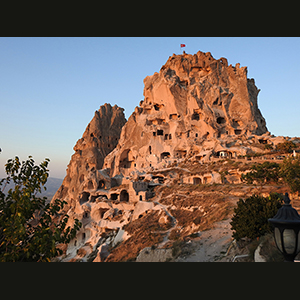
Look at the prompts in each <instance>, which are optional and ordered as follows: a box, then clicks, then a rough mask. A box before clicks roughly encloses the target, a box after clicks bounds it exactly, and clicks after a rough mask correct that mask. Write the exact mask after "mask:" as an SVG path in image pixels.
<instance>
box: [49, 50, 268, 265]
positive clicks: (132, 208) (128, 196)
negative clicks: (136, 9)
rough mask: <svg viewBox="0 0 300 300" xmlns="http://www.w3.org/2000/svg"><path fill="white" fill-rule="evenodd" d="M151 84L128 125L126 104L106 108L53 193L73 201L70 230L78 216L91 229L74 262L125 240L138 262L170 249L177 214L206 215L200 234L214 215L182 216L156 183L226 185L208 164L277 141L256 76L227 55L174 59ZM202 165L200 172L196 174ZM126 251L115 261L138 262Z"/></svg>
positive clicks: (73, 246) (72, 251)
mask: <svg viewBox="0 0 300 300" xmlns="http://www.w3.org/2000/svg"><path fill="white" fill-rule="evenodd" d="M144 84H145V87H144V99H143V100H142V101H141V102H140V105H139V106H137V107H136V108H135V111H134V112H133V113H132V115H131V116H130V118H129V119H128V121H127V122H126V119H125V117H124V114H123V109H122V108H119V107H117V106H116V105H115V106H114V107H111V106H110V105H109V104H105V105H103V106H101V107H100V109H99V111H96V112H95V116H94V118H93V119H92V121H91V122H90V124H89V125H88V126H87V128H86V130H85V132H84V134H83V137H82V138H81V139H80V140H78V142H77V143H76V145H75V147H74V150H75V154H74V155H73V156H72V158H71V161H70V163H69V165H68V169H67V176H66V177H65V179H64V181H63V184H62V185H61V187H60V188H59V190H58V191H57V193H56V194H55V195H54V197H53V199H56V198H59V199H62V200H65V201H66V202H67V205H66V207H65V208H64V211H65V213H67V214H68V215H69V216H70V218H69V221H68V225H72V223H73V222H74V219H75V218H78V219H79V220H80V221H81V222H82V224H83V226H82V228H81V230H80V231H79V232H78V234H77V237H76V238H75V239H74V240H72V241H71V242H70V244H69V245H68V250H67V258H66V259H70V258H72V257H73V258H74V257H76V255H77V256H78V255H79V254H78V250H79V249H83V250H82V251H81V252H80V253H85V257H88V256H89V255H92V256H91V257H93V255H94V254H95V253H96V252H95V251H96V250H97V251H99V255H100V256H99V255H98V257H97V258H95V257H96V256H94V258H95V259H96V261H97V260H98V261H102V260H103V259H104V258H103V257H104V256H105V257H106V254H107V253H106V252H105V251H104V250H103V249H106V250H107V249H108V248H109V247H113V248H116V245H118V244H120V243H121V244H122V243H124V248H126V247H129V248H128V249H131V250H128V251H129V252H130V251H131V253H130V255H131V256H134V255H137V254H138V252H137V251H139V250H141V247H142V248H144V247H148V246H152V245H153V243H156V244H157V243H161V245H165V244H166V243H167V242H168V239H169V238H168V237H169V235H170V232H171V230H170V229H169V228H170V227H171V228H172V227H174V230H175V229H176V228H177V226H178V225H177V224H178V221H177V220H176V218H175V217H174V216H172V215H171V214H170V210H171V211H173V212H175V213H176V214H175V215H177V218H179V217H180V216H181V215H182V214H183V213H185V214H188V215H193V213H197V216H196V217H197V218H198V219H197V220H196V221H195V222H196V223H195V224H194V223H193V224H192V223H191V224H190V225H189V226H187V228H190V229H186V230H187V231H189V230H191V232H193V230H194V231H195V230H196V231H197V228H198V227H197V226H196V224H198V223H199V222H200V221H201V220H200V219H199V218H200V215H201V214H204V213H205V212H204V211H202V210H199V209H200V208H199V209H198V206H195V207H194V208H195V209H196V210H195V209H194V210H193V212H186V211H184V212H180V209H179V208H178V209H177V208H176V206H175V205H171V206H170V207H169V204H168V205H163V204H162V203H161V202H160V200H163V199H161V198H160V196H159V195H155V193H154V192H153V191H154V190H155V187H156V186H159V185H165V186H166V185H168V184H174V183H175V182H178V183H189V184H190V183H193V184H194V185H199V184H201V183H213V182H216V183H222V179H221V175H220V173H218V171H216V170H215V171H206V168H205V167H202V165H203V162H205V161H210V160H218V159H219V158H221V157H232V158H237V157H238V156H239V155H245V154H247V153H249V152H253V151H254V152H255V151H256V150H253V149H257V150H259V151H263V150H260V149H259V148H255V147H254V146H253V144H254V145H257V144H259V143H261V144H265V143H272V142H271V141H270V139H269V136H270V133H269V132H268V130H267V128H266V122H265V119H264V118H263V116H262V115H261V113H260V110H259V109H258V105H257V95H258V92H259V90H258V89H257V87H256V86H255V83H254V79H248V78H247V68H246V67H242V68H241V67H240V65H239V64H236V66H235V67H233V66H232V65H229V66H228V63H227V60H226V59H225V58H220V59H218V60H216V59H214V58H213V57H212V55H211V54H210V53H209V52H208V53H203V52H200V51H199V52H198V53H197V54H195V55H189V54H185V53H183V55H174V54H173V56H171V57H169V59H168V61H167V62H166V64H165V65H164V66H162V68H161V70H160V72H159V73H154V75H152V76H148V77H146V78H145V79H144ZM194 162H195V163H196V165H197V168H196V169H195V170H197V174H195V171H194V170H192V171H190V170H189V169H187V165H188V164H190V163H191V164H193V163H194ZM180 164H181V165H180ZM180 166H181V167H180ZM200 166H201V167H200ZM193 168H194V167H193ZM207 172H210V173H209V174H206V173H207ZM232 181H234V180H232ZM236 181H237V182H238V181H239V179H237V180H236ZM174 192H175V193H176V191H174ZM185 197H187V198H188V196H187V195H185ZM194 200H195V199H193V201H194ZM196 200H197V199H196ZM196 202H197V201H196ZM214 205H217V204H214ZM220 205H221V204H220ZM203 216H205V215H203ZM220 216H221V217H224V216H223V215H220ZM201 218H202V217H201ZM193 219H195V216H194V215H193V216H191V220H193ZM203 220H204V221H205V218H204V217H203ZM201 222H202V221H201ZM143 226H144V227H143ZM153 228H156V229H155V230H154V229H153ZM164 230H168V231H166V233H165V234H166V236H165V237H164V239H163V238H162V233H161V232H162V231H164ZM149 235H151V239H149V238H148V236H149ZM139 241H140V242H139ZM139 243H140V244H139ZM87 245H89V247H87ZM105 245H109V247H107V246H105ZM133 245H134V246H135V248H134V249H133V248H130V247H132V246H133ZM102 246H103V247H102ZM101 247H102V248H103V249H102V248H101ZM100 248H101V249H102V250H103V251H104V252H105V253H106V254H105V255H104V254H103V253H104V252H103V251H102V250H101V251H102V252H103V253H102V252H101V251H100V250H99V249H100ZM116 249H119V248H118V247H117V248H116ZM126 249H127V248H126ZM113 251H114V250H113ZM118 251H119V250H116V251H115V252H114V253H111V254H110V255H109V256H108V257H107V260H108V261H110V260H114V259H116V257H117V256H118V255H119V258H118V259H121V258H120V257H123V258H124V257H127V256H128V255H127V254H126V255H127V256H126V255H125V256H124V255H123V253H122V251H123V250H120V251H119V252H120V253H118ZM132 251H134V252H132ZM76 253H77V254H76ZM101 253H102V254H103V255H102V254H101ZM101 255H102V256H103V257H101ZM122 255H123V256H122ZM131 256H130V257H131ZM74 259H75V258H74ZM85 259H86V258H85ZM124 259H125V258H124ZM126 259H128V257H127V258H126Z"/></svg>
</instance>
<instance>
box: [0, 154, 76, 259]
mask: <svg viewBox="0 0 300 300" xmlns="http://www.w3.org/2000/svg"><path fill="white" fill-rule="evenodd" d="M48 162H49V159H47V158H46V159H45V161H44V162H42V163H41V164H40V165H39V166H36V165H34V160H33V159H32V158H31V156H29V159H28V160H27V161H23V162H22V163H21V162H20V160H19V158H18V157H15V159H14V160H12V159H9V160H8V162H7V164H6V165H5V171H6V173H7V177H6V178H4V179H2V180H1V181H0V187H1V188H2V191H1V190H0V261H1V262H16V261H23V262H25V261H33V262H46V261H48V262H49V261H50V260H51V258H53V257H55V256H57V255H60V254H62V250H61V249H59V248H58V244H59V243H64V244H67V243H69V242H70V240H71V239H72V238H74V237H75V235H76V232H77V231H78V230H79V228H80V227H81V223H80V222H79V221H78V220H77V219H75V224H74V227H73V228H71V227H66V225H67V222H68V218H69V216H67V215H60V212H61V210H62V209H63V206H64V204H66V202H65V201H61V200H58V199H56V200H55V201H54V203H52V204H50V203H48V204H47V205H45V203H46V197H43V198H39V197H36V194H37V193H38V192H41V188H42V187H44V185H45V183H46V182H47V178H48V176H49V173H48V169H47V166H48ZM10 181H13V182H14V184H15V187H14V189H10V190H9V191H8V193H7V195H5V194H4V193H3V191H4V189H5V187H6V185H7V184H8V183H9V182H10ZM2 185H4V186H3V187H2ZM44 189H46V188H45V187H44Z"/></svg>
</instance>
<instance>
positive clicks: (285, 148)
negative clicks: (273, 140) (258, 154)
mask: <svg viewBox="0 0 300 300" xmlns="http://www.w3.org/2000/svg"><path fill="white" fill-rule="evenodd" d="M296 147H297V146H296V145H295V144H294V143H293V142H292V141H285V142H284V143H279V144H277V145H276V147H275V149H276V150H277V151H280V152H281V153H291V152H292V150H293V149H295V148H296Z"/></svg>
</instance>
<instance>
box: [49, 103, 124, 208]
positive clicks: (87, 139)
mask: <svg viewBox="0 0 300 300" xmlns="http://www.w3.org/2000/svg"><path fill="white" fill-rule="evenodd" d="M125 123H126V119H125V116H124V109H123V108H120V107H118V106H117V105H115V106H113V107H112V106H111V105H110V104H107V103H105V104H104V105H102V106H101V107H100V109H99V110H97V111H95V115H94V117H93V119H92V120H91V122H90V123H89V124H88V126H87V128H86V130H85V132H84V133H83V136H82V138H81V139H79V140H78V141H77V143H76V145H75V146H74V151H75V153H74V154H73V155H72V157H71V160H70V163H69V165H68V168H67V175H66V177H65V178H64V180H63V183H62V185H61V186H60V188H59V189H58V191H57V192H56V194H55V195H54V197H53V199H57V198H58V199H63V200H65V201H67V202H68V206H67V207H68V208H69V207H73V206H74V205H76V200H75V199H77V198H78V195H79V194H80V193H81V192H82V191H83V190H84V189H92V188H95V189H97V188H98V187H99V180H97V178H98V177H99V175H98V170H101V169H102V166H103V161H104V158H105V157H106V155H107V154H109V153H110V152H111V151H112V150H113V149H114V148H115V147H116V145H117V144H118V141H119V138H120V133H121V129H122V127H123V126H124V124H125Z"/></svg>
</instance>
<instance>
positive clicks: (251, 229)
mask: <svg viewBox="0 0 300 300" xmlns="http://www.w3.org/2000/svg"><path fill="white" fill-rule="evenodd" d="M282 200H283V195H282V194H278V193H272V194H270V195H269V196H268V197H262V196H258V195H252V196H251V197H248V198H247V199H246V200H243V199H240V200H239V201H238V203H237V207H236V208H235V209H234V215H233V217H232V221H231V222H230V224H231V229H232V230H233V234H232V236H233V237H234V238H235V239H236V240H239V239H241V238H244V237H247V238H250V239H254V238H257V237H259V236H262V235H264V234H266V233H268V232H271V231H272V227H271V226H270V224H269V222H268V219H269V218H272V217H274V215H275V214H276V213H277V211H278V209H279V208H280V207H281V205H282Z"/></svg>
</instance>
